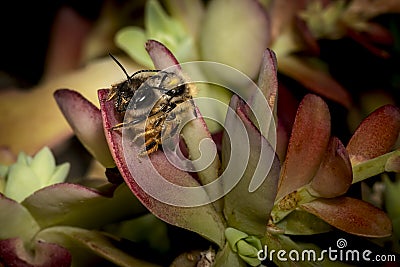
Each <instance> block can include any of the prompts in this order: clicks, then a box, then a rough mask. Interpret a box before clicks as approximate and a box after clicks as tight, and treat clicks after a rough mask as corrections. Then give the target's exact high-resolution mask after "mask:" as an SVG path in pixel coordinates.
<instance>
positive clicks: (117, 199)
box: [22, 183, 146, 228]
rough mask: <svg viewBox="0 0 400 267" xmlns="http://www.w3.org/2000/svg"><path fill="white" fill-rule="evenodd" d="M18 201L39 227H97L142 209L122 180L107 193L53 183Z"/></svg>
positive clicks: (143, 210)
mask: <svg viewBox="0 0 400 267" xmlns="http://www.w3.org/2000/svg"><path fill="white" fill-rule="evenodd" d="M22 205H23V206H24V207H26V208H27V209H28V210H29V212H30V213H31V214H32V216H33V217H34V218H35V219H36V221H37V223H38V224H39V225H40V226H41V227H42V228H45V227H50V226H54V225H69V226H77V227H83V228H97V227H100V226H103V225H105V224H108V223H111V222H115V221H118V220H121V219H124V218H127V217H129V216H137V215H140V214H143V213H144V212H146V209H145V208H144V207H143V206H142V205H141V204H140V202H139V201H138V200H137V199H136V198H135V197H134V196H133V195H132V194H131V192H130V191H129V189H128V188H127V186H126V185H125V184H122V185H120V186H119V187H118V188H116V189H115V191H113V192H107V193H101V192H99V191H97V190H94V189H91V188H87V187H84V186H80V185H77V184H67V183H62V184H56V185H53V186H49V187H46V188H43V189H41V190H39V191H37V192H35V193H34V194H33V195H31V196H29V197H28V198H26V199H25V200H24V201H23V202H22Z"/></svg>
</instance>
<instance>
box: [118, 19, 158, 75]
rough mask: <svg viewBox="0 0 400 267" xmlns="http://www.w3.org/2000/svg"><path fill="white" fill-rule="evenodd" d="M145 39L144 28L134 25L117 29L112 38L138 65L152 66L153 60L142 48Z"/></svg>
mask: <svg viewBox="0 0 400 267" xmlns="http://www.w3.org/2000/svg"><path fill="white" fill-rule="evenodd" d="M146 40H147V36H146V34H145V32H144V30H143V29H141V28H139V27H136V26H129V27H126V28H123V29H121V30H119V31H118V32H117V34H116V35H115V38H114V41H115V44H116V45H117V46H118V47H119V48H120V49H122V50H123V51H125V53H127V54H128V55H129V56H130V57H131V58H133V60H135V61H136V62H137V63H139V64H140V65H143V66H145V67H148V68H152V67H153V62H152V61H151V59H150V57H149V55H148V54H147V53H146V50H145V49H144V43H145V42H146Z"/></svg>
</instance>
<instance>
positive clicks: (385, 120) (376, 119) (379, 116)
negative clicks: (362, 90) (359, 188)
mask: <svg viewBox="0 0 400 267" xmlns="http://www.w3.org/2000/svg"><path fill="white" fill-rule="evenodd" d="M399 131H400V110H399V108H398V107H395V106H393V105H385V106H383V107H380V108H378V109H377V110H375V111H374V112H372V113H371V114H370V115H369V116H368V117H367V118H365V119H364V120H363V121H362V122H361V124H360V125H359V126H358V128H357V130H356V131H355V133H354V134H353V136H352V138H351V139H350V141H349V143H348V144H347V147H346V148H347V151H348V153H349V155H350V159H351V162H352V164H353V165H355V164H358V163H361V162H363V161H366V160H369V159H372V158H376V157H378V156H381V155H383V154H385V153H387V152H389V151H390V149H392V148H393V146H394V144H395V143H396V140H397V138H398V137H399Z"/></svg>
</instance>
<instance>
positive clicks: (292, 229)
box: [276, 210, 333, 235]
mask: <svg viewBox="0 0 400 267" xmlns="http://www.w3.org/2000/svg"><path fill="white" fill-rule="evenodd" d="M276 226H277V227H278V228H280V229H282V230H283V232H284V233H285V234H287V235H313V234H320V233H325V232H328V231H331V230H332V229H333V228H332V227H331V226H330V225H329V224H327V223H326V222H324V221H323V220H321V219H320V218H318V217H317V216H315V215H313V214H311V213H308V212H305V211H302V210H295V211H293V212H291V213H290V214H289V215H288V216H286V217H285V219H283V220H282V221H280V222H279V223H277V224H276Z"/></svg>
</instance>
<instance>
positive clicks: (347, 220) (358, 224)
mask: <svg viewBox="0 0 400 267" xmlns="http://www.w3.org/2000/svg"><path fill="white" fill-rule="evenodd" d="M300 207H301V208H302V209H303V210H305V211H307V212H309V213H311V214H314V215H316V216H317V217H319V218H321V219H322V220H324V221H325V222H327V223H329V224H330V225H332V226H334V227H336V228H338V229H339V230H342V231H345V232H347V233H350V234H354V235H358V236H364V237H387V236H390V235H391V234H392V223H391V220H390V218H389V217H388V216H387V215H386V213H385V212H383V211H382V210H380V209H378V208H376V207H375V206H373V205H371V204H369V203H367V202H365V201H362V200H359V199H355V198H349V197H338V198H331V199H323V198H320V199H317V200H314V201H311V202H308V203H305V204H302V205H301V206H300Z"/></svg>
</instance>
